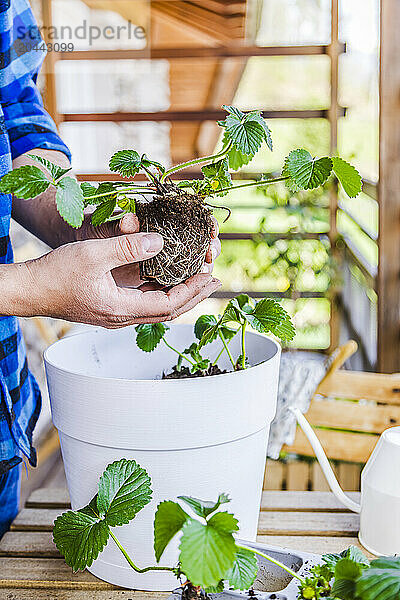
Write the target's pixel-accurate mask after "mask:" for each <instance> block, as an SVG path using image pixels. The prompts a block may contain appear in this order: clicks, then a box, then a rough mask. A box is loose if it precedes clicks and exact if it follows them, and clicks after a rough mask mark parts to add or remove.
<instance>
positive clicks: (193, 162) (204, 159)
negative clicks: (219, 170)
mask: <svg viewBox="0 0 400 600" xmlns="http://www.w3.org/2000/svg"><path fill="white" fill-rule="evenodd" d="M231 146H232V142H231V141H229V142H228V143H227V144H226V146H224V147H223V148H222V150H220V151H219V152H217V153H216V154H211V155H210V156H202V157H200V158H194V159H193V160H188V161H187V162H184V163H180V164H179V165H175V166H174V167H171V168H170V169H168V171H165V173H164V175H163V176H162V177H161V182H163V181H164V180H165V178H166V177H168V176H169V175H171V174H172V173H176V171H182V170H183V169H187V168H188V167H192V166H193V165H199V164H200V163H203V162H209V161H214V160H216V159H217V158H222V157H223V156H225V154H226V153H227V152H229V150H230V149H231Z"/></svg>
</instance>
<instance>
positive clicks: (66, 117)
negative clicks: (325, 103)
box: [59, 108, 345, 123]
mask: <svg viewBox="0 0 400 600" xmlns="http://www.w3.org/2000/svg"><path fill="white" fill-rule="evenodd" d="M339 113H340V115H341V116H344V115H345V108H340V109H339ZM226 114H227V113H226V112H225V111H224V110H217V109H210V110H207V109H205V110H164V111H158V112H109V113H60V115H59V118H60V121H64V122H79V121H84V122H89V121H95V122H112V123H119V122H123V121H155V122H160V121H161V122H163V121H168V122H170V123H177V122H185V121H187V122H200V123H202V122H203V121H218V120H220V119H225V117H226ZM262 114H263V116H264V118H265V119H326V118H328V114H329V110H328V109H315V110H263V111H262Z"/></svg>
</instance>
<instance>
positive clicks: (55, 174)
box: [28, 154, 72, 182]
mask: <svg viewBox="0 0 400 600" xmlns="http://www.w3.org/2000/svg"><path fill="white" fill-rule="evenodd" d="M28 156H30V157H31V158H33V160H36V161H37V162H39V163H40V164H41V165H43V166H44V167H45V168H46V169H47V170H48V172H49V173H50V175H51V176H52V178H53V180H54V182H57V179H60V178H61V177H63V176H64V175H65V174H66V173H69V172H70V171H71V170H72V167H68V169H64V168H63V167H59V166H58V165H55V164H54V163H52V162H50V161H49V160H47V158H43V156H36V155H35V154H29V155H28Z"/></svg>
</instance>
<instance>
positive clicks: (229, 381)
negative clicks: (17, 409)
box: [45, 325, 280, 591]
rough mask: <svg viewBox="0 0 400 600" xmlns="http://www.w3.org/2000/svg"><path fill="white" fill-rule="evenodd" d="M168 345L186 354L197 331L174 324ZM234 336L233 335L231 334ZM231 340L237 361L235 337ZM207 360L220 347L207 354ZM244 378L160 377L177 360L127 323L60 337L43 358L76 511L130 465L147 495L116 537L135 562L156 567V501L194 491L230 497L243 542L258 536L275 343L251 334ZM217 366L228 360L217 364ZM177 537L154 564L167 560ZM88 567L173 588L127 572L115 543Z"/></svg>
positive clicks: (129, 583)
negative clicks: (106, 473)
mask: <svg viewBox="0 0 400 600" xmlns="http://www.w3.org/2000/svg"><path fill="white" fill-rule="evenodd" d="M167 338H168V341H169V342H170V343H171V344H172V345H173V346H175V347H177V348H185V347H187V346H188V345H189V344H190V343H191V342H192V341H193V326H191V325H172V326H171V329H170V331H169V332H168V333H167ZM237 338H239V336H237ZM237 338H235V339H234V340H233V341H232V343H231V348H232V352H233V354H234V355H236V356H237V355H238V354H239V352H240V349H239V339H237ZM205 350H206V351H205V352H204V354H205V355H208V356H209V357H212V358H214V357H215V356H216V355H217V354H218V351H219V350H220V344H219V343H218V341H216V342H213V343H212V344H210V345H209V346H206V348H205ZM246 350H247V354H248V357H249V360H250V364H252V365H255V366H253V367H252V368H249V369H248V370H245V371H240V372H235V373H226V374H223V375H216V376H212V377H204V378H195V379H183V380H161V378H160V377H161V374H162V371H163V370H168V369H169V368H170V367H171V366H172V365H173V364H175V363H176V354H175V353H174V352H172V351H171V350H169V349H168V348H167V347H166V346H165V344H163V343H161V344H160V345H159V346H158V348H157V349H156V350H155V351H154V352H153V353H151V354H147V353H144V352H142V351H141V350H139V349H138V348H137V346H136V343H135V333H134V330H133V329H132V328H126V329H121V330H115V331H107V330H103V329H93V330H90V331H87V332H84V333H80V334H76V335H74V336H71V337H68V338H64V339H62V340H61V341H59V342H56V343H55V344H53V346H51V347H50V348H49V349H48V350H47V351H46V353H45V364H46V372H47V380H48V387H49V393H50V401H51V408H52V417H53V422H54V425H55V427H56V428H57V429H58V432H59V435H60V441H61V450H62V455H63V460H64V466H65V472H66V477H67V483H68V490H69V494H70V498H71V504H72V508H73V509H77V508H80V507H82V506H84V505H86V504H87V503H88V501H89V500H90V499H91V498H92V497H93V496H94V495H95V493H96V491H97V484H98V481H99V477H100V475H101V473H102V472H103V470H104V468H105V467H106V466H107V465H108V464H109V463H111V462H113V461H114V460H118V459H120V458H127V459H135V460H136V461H137V462H138V463H139V464H140V465H141V466H142V467H144V468H146V469H147V471H148V473H149V475H150V476H151V479H152V488H153V500H152V502H151V504H149V505H148V506H146V507H145V508H144V509H143V510H142V511H141V512H140V513H139V514H138V515H137V516H136V517H135V519H134V520H133V521H132V522H131V523H130V524H129V525H126V526H123V527H117V528H115V534H116V535H117V537H118V538H119V540H120V541H121V543H122V545H123V546H125V547H126V549H127V551H128V552H129V554H130V556H131V557H132V559H133V560H134V561H135V562H136V564H138V565H139V566H148V565H152V564H155V558H154V551H153V519H154V512H155V510H156V507H157V504H158V503H159V502H160V501H161V500H165V499H172V500H173V499H176V496H178V495H192V496H195V497H197V498H201V499H204V500H213V499H216V498H217V495H218V493H219V492H227V493H228V494H229V495H230V496H231V498H232V502H231V504H229V505H227V506H228V510H229V511H232V512H233V513H234V514H235V515H236V516H237V517H238V518H239V522H240V537H242V538H245V539H248V540H255V538H256V532H257V522H258V515H259V509H260V499H261V492H262V484H263V476H264V468H265V458H266V448H267V442H268V433H269V426H270V423H271V421H272V419H273V417H274V414H275V408H276V394H277V385H278V374H279V359H280V347H279V345H278V344H277V343H276V342H274V341H272V340H270V339H268V338H266V337H263V336H260V335H257V334H253V333H247V335H246ZM219 364H220V366H221V367H222V368H226V369H229V362H228V361H227V360H226V358H222V357H221V360H220V362H219ZM177 557H178V542H177V541H175V544H172V546H171V547H169V548H168V549H167V551H166V553H165V555H164V556H163V557H162V561H161V564H164V565H174V564H175V563H176V562H177ZM89 571H90V572H91V573H93V574H94V575H96V576H97V577H100V578H101V579H104V580H105V581H108V582H110V583H113V584H117V585H120V586H123V587H127V588H135V589H141V590H160V591H161V590H171V589H173V587H174V586H175V585H176V579H175V578H174V576H173V575H171V574H170V573H168V572H166V573H162V572H161V573H157V572H148V573H145V574H137V573H136V572H134V571H133V570H132V569H131V568H130V567H129V565H128V564H127V562H126V561H125V559H124V557H123V556H122V554H121V552H120V551H119V550H118V548H117V547H116V545H115V543H114V542H113V541H112V540H110V542H109V544H108V546H107V547H106V548H105V550H104V551H103V553H102V554H101V555H100V557H99V558H98V559H97V560H96V561H95V563H94V564H93V565H92V566H91V567H90V569H89Z"/></svg>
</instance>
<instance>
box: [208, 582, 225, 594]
mask: <svg viewBox="0 0 400 600" xmlns="http://www.w3.org/2000/svg"><path fill="white" fill-rule="evenodd" d="M224 587H225V586H224V580H223V579H221V581H219V582H218V583H217V585H210V586H209V587H207V588H205V590H204V591H205V593H206V594H220V593H221V592H223V591H224Z"/></svg>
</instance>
